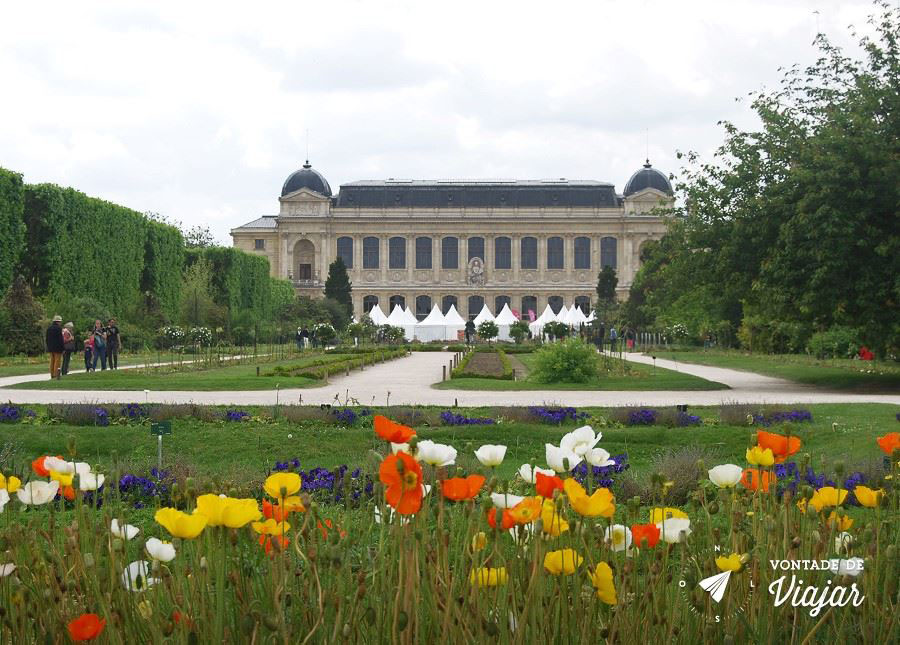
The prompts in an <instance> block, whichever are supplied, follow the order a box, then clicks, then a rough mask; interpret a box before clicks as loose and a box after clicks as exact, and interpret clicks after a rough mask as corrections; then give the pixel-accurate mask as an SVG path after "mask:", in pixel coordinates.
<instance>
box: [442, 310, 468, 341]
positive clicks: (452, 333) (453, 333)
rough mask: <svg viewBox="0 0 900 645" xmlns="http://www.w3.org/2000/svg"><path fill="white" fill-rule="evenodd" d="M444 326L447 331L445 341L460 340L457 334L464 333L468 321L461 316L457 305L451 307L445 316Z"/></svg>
mask: <svg viewBox="0 0 900 645" xmlns="http://www.w3.org/2000/svg"><path fill="white" fill-rule="evenodd" d="M444 324H445V326H446V327H445V328H446V330H447V335H446V337H445V340H459V334H457V332H460V331H463V330H464V329H465V328H466V321H465V320H463V317H462V316H460V315H459V312H458V311H457V310H456V305H450V309H448V310H447V313H446V314H444Z"/></svg>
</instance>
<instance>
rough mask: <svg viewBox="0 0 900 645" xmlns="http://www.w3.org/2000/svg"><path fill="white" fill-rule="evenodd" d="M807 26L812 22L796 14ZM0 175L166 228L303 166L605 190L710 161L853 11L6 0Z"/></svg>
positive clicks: (831, 6) (225, 211)
mask: <svg viewBox="0 0 900 645" xmlns="http://www.w3.org/2000/svg"><path fill="white" fill-rule="evenodd" d="M815 12H818V13H815ZM3 13H4V16H3V20H2V22H0V78H2V79H3V87H4V92H3V99H2V101H0V166H3V167H6V168H9V169H12V170H16V171H18V172H22V173H23V174H24V175H25V181H27V182H29V183H38V182H45V181H46V182H54V183H58V184H62V185H70V186H73V187H75V188H78V189H79V190H82V191H84V192H86V193H88V194H89V195H94V196H98V197H103V198H105V199H109V200H112V201H115V202H117V203H120V204H123V205H126V206H129V207H131V208H134V209H136V210H139V211H156V212H159V213H161V214H163V215H165V216H168V217H170V218H173V219H176V220H181V221H182V222H183V223H184V224H185V225H187V226H191V225H194V224H207V225H209V227H210V228H211V230H212V231H213V233H214V234H215V235H216V237H217V238H218V239H219V240H220V241H222V242H229V243H230V237H229V235H228V231H229V230H230V229H231V228H233V227H235V226H238V225H240V224H243V223H244V222H246V221H249V220H252V219H254V218H256V217H258V216H259V215H262V214H273V213H276V212H277V210H278V202H277V198H278V196H279V194H280V191H281V185H282V183H283V182H284V180H285V178H286V177H287V175H288V174H290V173H291V172H292V171H293V170H295V169H296V168H298V167H299V166H300V165H301V164H302V163H303V161H304V159H305V157H306V148H307V134H306V133H307V131H308V132H309V137H308V139H309V158H310V161H311V163H312V165H313V167H314V168H316V169H317V170H319V171H320V172H322V173H323V174H324V175H325V177H326V178H327V179H328V180H329V182H330V183H331V186H332V189H333V190H334V191H335V192H337V189H338V186H339V185H340V184H341V183H344V182H349V181H355V180H359V179H385V178H387V177H395V178H401V177H402V178H415V179H440V178H515V179H541V178H549V177H553V178H559V177H566V178H571V179H597V180H601V181H609V182H612V183H614V184H615V185H616V188H617V190H618V191H619V192H621V190H622V188H623V187H624V184H625V182H626V181H627V180H628V177H629V176H630V175H631V173H632V172H633V171H634V170H636V169H637V168H638V167H639V166H640V165H641V164H642V163H643V161H644V157H645V154H646V153H647V148H648V145H647V142H648V141H649V156H650V160H651V162H652V163H653V164H654V166H656V167H658V168H660V169H662V170H663V171H665V172H667V173H668V172H674V171H677V170H678V167H679V163H678V161H677V160H676V159H675V153H676V151H677V150H682V151H686V150H697V151H699V152H700V153H702V154H704V155H709V154H710V153H711V152H712V151H713V150H714V149H715V147H716V146H717V145H718V144H719V143H720V142H721V137H722V131H721V128H720V127H719V126H717V125H716V122H717V121H718V120H720V119H729V120H732V121H735V122H737V123H738V124H739V125H742V126H751V125H752V124H753V119H752V115H751V114H750V111H749V108H748V105H747V103H746V101H744V102H736V101H735V98H736V97H746V95H747V92H748V91H750V90H754V89H759V88H762V87H773V86H775V85H776V84H777V82H778V79H779V78H780V76H781V73H780V72H778V67H779V66H788V65H790V64H792V63H801V64H807V63H809V62H811V61H812V60H813V58H814V56H815V50H814V49H813V48H812V46H811V43H812V40H813V37H814V36H815V33H816V30H817V28H818V29H821V30H822V31H823V32H825V33H826V34H828V36H829V37H831V38H832V40H833V41H834V42H836V43H838V44H841V45H843V46H845V47H847V48H848V49H850V50H851V51H853V50H855V47H854V45H855V41H854V39H853V38H852V37H851V36H850V34H849V30H848V25H851V24H852V25H855V26H856V27H857V29H858V30H865V27H866V24H865V22H866V17H867V16H868V15H869V14H870V13H872V5H871V4H870V3H869V2H868V1H865V2H856V1H852V0H849V1H843V2H833V1H829V0H807V1H801V0H778V1H771V2H770V1H759V0H755V1H743V0H741V1H738V0H728V1H727V2H723V1H722V0H715V1H710V2H706V1H702V2H701V1H696V2H695V1H692V0H682V1H681V2H672V1H671V0H666V1H656V0H652V1H651V0H646V1H639V0H626V1H621V2H618V1H617V2H611V1H608V0H593V1H591V2H583V3H569V2H560V1H557V2H547V1H546V0H544V1H542V2H536V3H530V2H523V1H521V0H520V1H517V2H498V1H494V0H480V1H479V2H465V1H459V0H457V1H454V2H446V1H445V2H435V1H433V0H419V1H417V2H409V3H406V2H403V3H399V2H398V3H395V2H388V1H386V0H378V1H377V2H338V1H335V0H327V1H325V2H315V3H313V2H308V1H303V0H294V1H293V2H290V3H281V2H258V3H249V2H240V3H231V2H223V1H218V2H199V1H195V0H191V1H190V2H178V3H175V2H160V1H158V0H157V1H155V2H128V1H124V0H119V1H117V2H115V3H112V2H103V3H95V2H86V1H83V0H82V1H79V2H64V3H63V2H60V3H54V2H17V3H12V4H6V5H5V6H4V11H3Z"/></svg>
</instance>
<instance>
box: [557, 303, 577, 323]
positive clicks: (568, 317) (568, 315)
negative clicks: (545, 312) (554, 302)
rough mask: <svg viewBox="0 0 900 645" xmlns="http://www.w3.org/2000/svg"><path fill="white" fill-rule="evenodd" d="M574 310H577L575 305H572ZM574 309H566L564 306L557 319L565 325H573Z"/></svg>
mask: <svg viewBox="0 0 900 645" xmlns="http://www.w3.org/2000/svg"><path fill="white" fill-rule="evenodd" d="M572 309H575V305H572ZM572 309H566V306H565V305H563V306H562V309H560V310H559V313H558V314H556V319H557V320H558V321H559V322H561V323H563V324H564V325H571V324H572Z"/></svg>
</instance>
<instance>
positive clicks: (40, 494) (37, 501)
mask: <svg viewBox="0 0 900 645" xmlns="http://www.w3.org/2000/svg"><path fill="white" fill-rule="evenodd" d="M57 492H59V482H58V481H56V480H53V481H52V482H49V483H48V482H43V481H33V482H28V483H27V484H25V485H24V486H22V487H21V488H19V490H17V491H16V495H17V496H18V497H19V501H20V502H22V503H23V504H29V505H34V506H40V505H41V504H46V503H47V502H49V501H52V500H53V498H54V497H56V493H57Z"/></svg>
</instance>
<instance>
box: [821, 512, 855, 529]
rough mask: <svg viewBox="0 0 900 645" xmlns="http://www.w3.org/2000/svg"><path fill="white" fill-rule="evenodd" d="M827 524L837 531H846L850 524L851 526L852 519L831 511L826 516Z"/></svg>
mask: <svg viewBox="0 0 900 645" xmlns="http://www.w3.org/2000/svg"><path fill="white" fill-rule="evenodd" d="M827 524H828V526H831V527H834V528H835V529H836V530H838V531H846V530H847V529H849V528H850V527H851V526H853V520H852V519H850V518H849V517H847V516H846V515H844V516H838V514H837V513H835V512H834V511H831V515H829V516H828V522H827Z"/></svg>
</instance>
